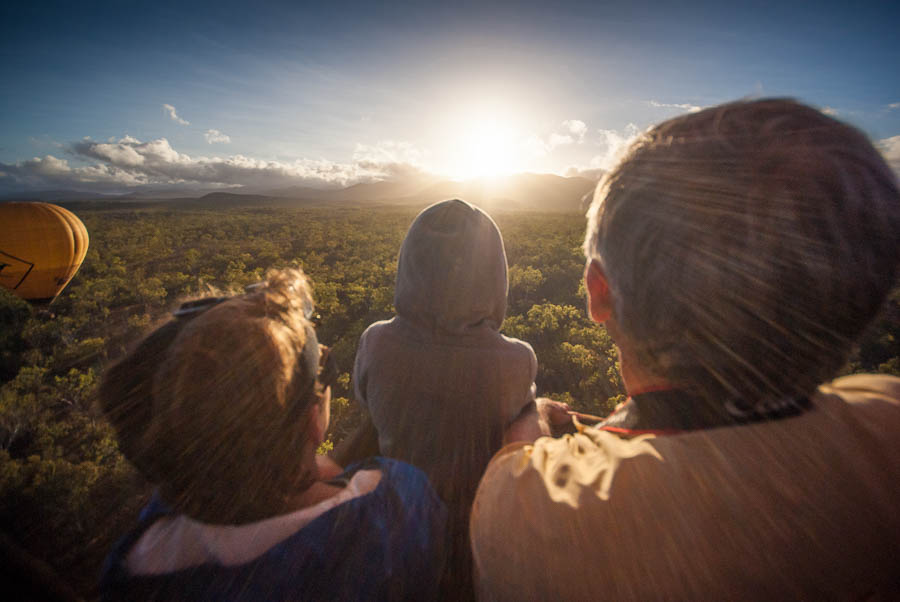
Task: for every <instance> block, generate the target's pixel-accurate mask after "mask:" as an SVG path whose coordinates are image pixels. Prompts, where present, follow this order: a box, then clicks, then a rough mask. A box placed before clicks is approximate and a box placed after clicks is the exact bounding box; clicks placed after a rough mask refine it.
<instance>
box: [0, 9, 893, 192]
mask: <svg viewBox="0 0 900 602" xmlns="http://www.w3.org/2000/svg"><path fill="white" fill-rule="evenodd" d="M811 5H812V3H797V4H793V5H792V4H791V3H789V2H762V3H741V6H740V7H732V6H728V5H727V3H722V2H680V3H675V2H653V3H651V2H631V3H624V2H623V3H616V4H611V3H603V2H589V3H588V2H585V3H558V4H553V3H546V2H544V3H530V4H529V3H507V4H504V3H492V4H491V5H490V7H484V6H481V3H464V2H463V3H440V4H436V5H434V6H427V5H423V4H421V3H391V4H390V7H382V6H380V5H377V4H375V3H359V4H354V3H351V2H344V3H335V5H334V6H328V7H322V6H312V7H307V6H303V5H302V4H300V3H291V2H254V3H249V2H221V1H220V2H214V3H190V2H186V3H178V4H174V3H172V4H168V3H144V2H136V1H125V0H120V1H118V2H78V3H74V2H66V3H51V2H46V3H28V4H22V5H18V6H17V5H14V4H13V3H11V2H7V3H5V4H4V7H3V8H2V9H0V11H2V13H0V39H2V42H0V65H2V67H0V69H2V71H0V73H2V81H3V85H4V93H3V94H2V95H0V174H2V175H0V191H12V190H28V189H42V188H43V189H55V188H81V189H86V190H87V189H90V190H109V191H118V190H128V189H130V188H134V187H153V188H165V187H179V186H187V187H212V186H238V185H247V186H250V187H256V188H266V187H278V186H284V185H295V184H296V185H314V186H322V185H326V186H339V185H347V184H352V183H354V182H357V181H361V180H371V179H379V178H390V177H396V176H399V175H404V174H409V173H419V172H427V173H436V174H441V175H448V176H451V177H459V178H464V177H468V176H476V175H491V174H494V173H508V172H513V171H526V170H527V171H536V172H553V173H561V174H565V173H570V174H572V173H580V172H585V173H591V172H592V171H591V170H597V169H602V168H603V167H606V166H608V164H609V162H610V161H611V160H612V157H613V156H614V152H615V151H616V150H617V149H619V148H621V145H622V144H624V143H625V142H627V140H628V138H629V137H630V136H632V135H634V134H635V133H636V132H638V131H640V130H642V129H644V128H646V127H647V126H649V125H650V124H652V123H655V122H658V121H661V120H663V119H666V118H668V117H672V116H674V115H677V114H679V113H681V112H684V111H690V110H694V108H695V107H705V106H709V105H714V104H718V103H721V102H725V101H729V100H734V99H737V98H742V97H758V96H793V97H796V98H798V99H800V100H802V101H804V102H807V103H810V104H812V105H815V106H817V107H820V108H822V109H823V110H825V111H828V112H831V113H833V114H835V115H836V116H837V117H838V118H839V119H844V120H846V121H849V122H850V123H853V124H854V125H857V126H858V127H860V128H861V129H863V130H864V131H865V132H866V133H867V134H869V135H870V136H871V137H872V139H873V140H875V141H876V142H878V143H879V144H880V145H881V148H882V149H883V150H884V152H885V154H886V155H887V156H888V158H889V160H891V161H892V162H893V164H894V165H900V36H898V35H897V29H898V25H900V3H885V2H872V3H870V5H869V6H865V5H863V6H849V5H845V4H843V3H833V4H829V3H825V2H820V3H817V4H815V6H811ZM167 106H168V107H172V108H173V109H168V108H166V107H167ZM173 110H174V116H173Z"/></svg>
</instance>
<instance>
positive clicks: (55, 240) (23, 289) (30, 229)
mask: <svg viewBox="0 0 900 602" xmlns="http://www.w3.org/2000/svg"><path fill="white" fill-rule="evenodd" d="M87 248H88V233H87V229H86V228H85V227H84V224H83V223H81V220H80V219H78V218H77V217H75V214H74V213H72V212H71V211H69V210H67V209H63V208H62V207H58V206H56V205H51V204H50V203H18V202H16V203H0V285H2V286H3V287H5V288H8V289H9V290H11V291H12V292H13V293H14V294H16V295H18V296H19V297H22V298H23V299H27V300H28V301H31V302H32V303H50V302H51V301H53V299H55V298H56V295H58V294H59V292H60V291H61V290H62V289H63V288H65V286H66V285H67V284H68V283H69V281H70V280H71V279H72V276H74V275H75V272H77V271H78V268H79V267H80V266H81V262H82V261H83V260H84V256H85V254H86V253H87Z"/></svg>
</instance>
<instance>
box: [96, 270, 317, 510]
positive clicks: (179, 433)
mask: <svg viewBox="0 0 900 602" xmlns="http://www.w3.org/2000/svg"><path fill="white" fill-rule="evenodd" d="M209 305H210V307H209V308H208V309H205V310H203V304H202V303H201V305H200V308H199V309H200V311H196V310H194V311H187V312H182V313H183V315H182V316H181V317H175V318H174V319H173V320H172V321H170V322H168V323H166V324H164V325H163V326H162V327H160V328H159V329H157V330H156V331H154V332H153V333H151V334H150V335H149V336H148V337H147V338H146V339H145V340H144V341H143V342H142V343H141V344H140V345H138V347H137V348H136V349H135V350H134V351H132V352H131V353H130V354H129V355H128V356H127V357H125V358H124V359H123V360H121V361H120V362H118V363H117V364H116V365H114V366H112V367H111V368H110V369H109V371H108V372H107V375H106V377H105V379H104V382H103V385H102V387H101V392H100V394H101V400H102V402H103V405H104V409H105V411H106V413H107V415H108V416H109V418H110V420H111V422H112V423H113V425H114V427H115V428H116V430H117V433H118V436H119V440H120V445H121V448H122V450H123V452H124V453H125V455H126V456H127V457H128V458H129V459H130V460H131V461H132V462H133V463H134V464H135V465H136V466H137V467H138V468H139V469H140V470H141V471H142V472H143V473H144V474H145V475H146V476H147V477H148V478H149V479H150V480H151V481H153V482H154V483H156V484H158V485H159V487H160V489H161V492H162V494H163V496H164V497H165V498H166V501H168V502H169V503H171V504H173V505H174V506H176V507H177V508H178V509H179V510H180V511H182V512H185V513H186V514H188V515H191V516H194V517H195V518H198V519H201V520H207V521H215V522H246V521H249V520H256V519H258V518H262V517H263V516H267V515H270V514H272V513H274V512H277V511H278V510H279V508H277V506H278V504H279V503H280V502H279V501H280V500H283V499H284V497H285V496H286V495H289V494H291V493H296V492H297V491H298V490H302V489H303V488H305V487H307V486H308V485H309V484H310V483H311V482H312V480H313V479H314V478H315V473H314V472H313V468H312V466H313V465H314V464H313V463H312V462H311V459H312V455H311V454H313V453H314V452H315V448H316V446H317V445H318V443H319V442H320V441H321V438H322V437H323V436H324V429H325V428H326V427H327V411H328V399H327V398H326V397H325V395H324V394H323V392H322V391H321V390H320V388H319V387H318V386H317V378H316V376H317V369H318V363H319V362H318V360H319V345H318V342H317V340H316V336H315V331H314V330H313V327H312V325H311V323H310V322H309V320H308V318H307V316H308V315H309V313H310V312H311V310H312V297H311V294H310V289H309V285H308V283H307V281H306V277H305V276H304V275H303V273H302V272H300V271H296V270H288V271H282V272H276V273H272V274H270V276H269V278H268V280H267V282H266V283H264V284H263V285H262V286H258V287H256V288H254V290H253V291H252V292H249V293H247V294H245V295H240V296H235V297H232V298H228V299H225V300H222V301H220V302H216V303H210V304H209ZM178 313H179V312H176V315H177V314H178Z"/></svg>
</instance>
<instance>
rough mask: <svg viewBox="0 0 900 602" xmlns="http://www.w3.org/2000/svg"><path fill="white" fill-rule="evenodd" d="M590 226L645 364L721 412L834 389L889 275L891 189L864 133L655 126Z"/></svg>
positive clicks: (742, 118) (693, 120)
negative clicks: (731, 405)
mask: <svg viewBox="0 0 900 602" xmlns="http://www.w3.org/2000/svg"><path fill="white" fill-rule="evenodd" d="M588 218H589V223H588V229H587V235H586V239H585V245H584V247H585V253H586V254H587V256H588V257H589V258H592V259H594V260H597V261H599V262H600V263H601V264H602V266H603V268H604V271H605V273H606V275H607V278H608V280H609V284H610V287H611V291H612V295H613V299H614V304H615V305H614V315H615V319H616V321H617V324H618V325H619V327H620V328H621V330H622V331H623V333H624V334H625V335H626V336H627V338H628V340H629V342H630V344H631V345H632V346H633V347H634V350H635V352H636V353H637V355H638V357H640V358H641V360H642V361H643V362H645V364H646V365H647V366H648V367H649V368H651V369H653V370H655V371H656V372H657V373H658V374H660V375H663V376H666V377H668V378H670V379H671V380H673V381H675V382H677V383H679V384H681V385H682V386H685V387H688V388H691V389H693V390H694V391H695V392H697V393H698V394H701V395H702V396H703V397H705V398H707V399H709V400H717V401H718V402H722V401H725V399H723V398H728V397H731V398H735V397H737V398H740V399H744V400H747V401H756V400H759V399H766V398H773V397H794V396H803V395H807V394H809V393H810V392H811V391H812V390H813V389H814V388H815V387H816V386H817V385H818V384H820V383H821V382H823V381H825V380H828V379H829V378H831V377H833V376H834V374H835V373H836V371H837V370H838V369H839V368H840V367H841V366H842V365H843V363H844V362H845V361H846V358H847V355H848V354H849V352H850V351H851V346H852V343H853V342H854V341H856V340H857V338H858V337H859V336H860V334H861V333H862V331H863V330H864V328H865V327H866V326H867V325H868V324H869V322H870V321H871V320H872V318H873V317H874V316H875V315H876V314H877V312H878V309H879V308H880V306H881V305H882V303H883V301H884V299H885V297H886V296H887V294H888V293H889V292H890V290H891V289H892V287H893V285H894V282H895V280H896V278H897V274H898V257H900V237H898V235H897V233H898V232H900V193H898V188H897V179H896V175H895V174H894V173H893V172H892V171H891V169H890V168H889V167H888V165H887V164H886V163H885V161H884V159H883V158H882V157H881V155H880V154H879V153H878V151H877V150H876V149H875V148H874V147H873V146H872V144H871V143H870V142H869V140H868V139H867V138H866V137H865V135H863V134H862V133H861V132H859V131H857V130H856V129H854V128H852V127H850V126H847V125H845V124H843V123H841V122H839V121H837V120H835V119H832V118H830V117H828V116H826V115H823V114H822V113H821V112H819V111H817V110H815V109H812V108H810V107H807V106H804V105H802V104H799V103H797V102H794V101H792V100H782V99H767V100H759V101H752V102H735V103H730V104H725V105H721V106H718V107H713V108H710V109H707V110H705V111H701V112H698V113H695V114H691V115H685V116H682V117H678V118H675V119H672V120H670V121H667V122H665V123H662V124H660V125H658V126H656V127H654V128H653V129H651V130H650V131H649V132H648V133H647V134H646V135H644V136H643V137H642V138H641V139H640V140H638V141H637V142H636V143H635V144H634V146H633V147H632V148H631V149H630V151H629V152H628V153H627V155H626V156H625V157H624V158H623V159H622V161H621V162H620V163H619V165H618V166H617V167H615V168H614V169H613V170H612V171H611V172H610V173H609V174H608V175H607V176H606V177H605V178H604V180H603V181H602V182H601V184H600V186H598V189H597V192H596V194H595V198H594V202H593V205H592V207H591V209H590V211H589V213H588Z"/></svg>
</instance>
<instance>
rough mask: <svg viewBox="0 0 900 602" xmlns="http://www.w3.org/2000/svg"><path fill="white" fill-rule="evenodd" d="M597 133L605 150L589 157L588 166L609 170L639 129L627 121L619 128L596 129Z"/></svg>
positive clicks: (632, 140)
mask: <svg viewBox="0 0 900 602" xmlns="http://www.w3.org/2000/svg"><path fill="white" fill-rule="evenodd" d="M598 133H599V134H600V138H601V144H602V145H603V146H604V147H605V150H604V152H603V153H601V154H599V155H595V156H594V157H593V158H591V163H590V167H591V168H595V169H596V168H599V169H602V170H609V169H611V168H612V167H613V166H615V164H616V163H617V162H618V160H619V158H620V156H621V155H622V153H623V152H624V151H625V150H627V149H628V147H629V146H631V143H632V142H634V140H635V139H636V138H637V137H638V134H640V129H639V128H638V126H636V125H635V124H633V123H629V124H628V125H626V126H625V127H624V128H622V129H621V130H598Z"/></svg>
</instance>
